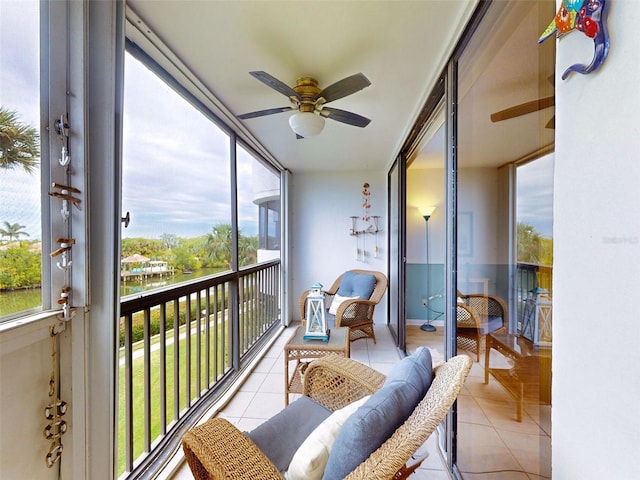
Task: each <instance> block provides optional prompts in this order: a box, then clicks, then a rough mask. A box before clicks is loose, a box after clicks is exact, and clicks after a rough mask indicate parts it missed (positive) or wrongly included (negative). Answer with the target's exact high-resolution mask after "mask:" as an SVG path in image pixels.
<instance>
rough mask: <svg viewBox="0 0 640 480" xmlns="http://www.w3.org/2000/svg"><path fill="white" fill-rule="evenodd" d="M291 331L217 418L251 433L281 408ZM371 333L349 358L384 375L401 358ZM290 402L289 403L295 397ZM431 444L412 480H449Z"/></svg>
mask: <svg viewBox="0 0 640 480" xmlns="http://www.w3.org/2000/svg"><path fill="white" fill-rule="evenodd" d="M294 328H295V327H294V326H293V327H289V328H287V329H285V330H284V331H283V333H282V334H281V335H280V336H279V337H278V339H277V340H276V341H275V342H274V344H273V345H272V346H271V348H270V349H269V350H268V352H267V353H266V354H265V356H264V358H263V359H262V360H261V361H260V363H259V364H258V365H257V366H256V368H255V369H254V371H253V372H252V373H251V375H250V376H249V377H248V378H247V380H246V381H245V382H244V384H243V385H242V386H241V387H240V389H239V390H238V392H237V393H236V394H235V395H234V396H233V398H232V399H231V401H229V403H228V404H227V405H226V406H225V407H224V408H222V409H221V411H220V413H219V414H218V415H219V416H222V417H224V418H227V419H228V420H229V421H231V422H232V423H233V424H234V425H236V426H237V427H238V428H239V429H240V430H251V429H253V428H255V427H256V426H258V425H260V424H261V423H262V422H264V421H265V420H266V419H268V418H270V417H271V416H273V415H274V414H275V413H277V412H279V411H280V410H281V409H282V408H284V356H283V347H284V344H285V343H286V342H287V340H288V339H289V338H290V337H291V335H292V334H293V331H294ZM375 331H376V340H377V343H376V344H374V343H373V341H371V340H368V339H367V340H358V341H356V342H354V343H352V344H351V358H353V359H355V360H358V361H360V362H362V363H365V364H367V365H369V366H371V367H372V368H375V369H376V370H378V371H379V372H382V373H388V372H389V371H390V370H391V368H392V367H393V365H394V364H395V363H397V362H398V361H399V360H400V359H401V358H402V357H401V354H400V353H399V351H398V350H397V348H396V347H395V345H394V342H393V339H392V337H391V335H390V333H389V330H388V328H387V327H386V326H381V325H376V327H375ZM290 398H291V400H293V399H294V398H295V397H294V396H291V397H290ZM435 442H436V436H435V435H432V436H431V438H430V439H429V440H428V441H427V448H428V449H429V456H428V457H427V459H426V460H425V461H424V462H423V464H422V466H421V468H420V469H419V470H418V471H416V473H415V474H414V475H413V476H412V478H414V479H415V480H421V479H430V480H449V478H450V477H449V474H448V473H447V472H446V471H445V468H444V465H443V463H442V461H441V459H440V455H439V453H438V452H437V450H436V448H437V447H436V443H435ZM171 478H172V479H173V480H187V479H193V476H192V475H191V472H190V471H189V468H188V467H187V465H186V464H184V465H182V466H181V467H180V468H179V469H178V470H177V472H176V473H175V474H174V475H173V476H172V477H171Z"/></svg>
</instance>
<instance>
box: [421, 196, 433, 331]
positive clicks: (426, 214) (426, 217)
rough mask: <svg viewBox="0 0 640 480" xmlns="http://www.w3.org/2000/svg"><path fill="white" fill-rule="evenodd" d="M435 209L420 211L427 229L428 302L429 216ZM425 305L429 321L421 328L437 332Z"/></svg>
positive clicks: (426, 208)
mask: <svg viewBox="0 0 640 480" xmlns="http://www.w3.org/2000/svg"><path fill="white" fill-rule="evenodd" d="M434 210H435V208H434V207H425V208H421V209H420V212H421V213H422V217H423V218H424V222H425V231H426V247H427V248H426V250H427V280H426V284H427V296H426V298H427V300H426V302H427V303H428V302H429V300H428V299H429V218H430V217H431V214H432V213H433V211H434ZM425 307H426V308H427V321H426V323H423V324H422V325H421V326H420V330H422V331H423V332H435V331H436V327H434V326H433V325H431V320H429V306H428V304H425Z"/></svg>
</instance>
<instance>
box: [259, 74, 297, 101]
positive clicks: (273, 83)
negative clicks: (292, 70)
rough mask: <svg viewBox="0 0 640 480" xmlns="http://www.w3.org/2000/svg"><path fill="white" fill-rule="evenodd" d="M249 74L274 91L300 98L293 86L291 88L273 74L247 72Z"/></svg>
mask: <svg viewBox="0 0 640 480" xmlns="http://www.w3.org/2000/svg"><path fill="white" fill-rule="evenodd" d="M249 75H251V76H253V77H255V78H257V79H258V80H260V81H261V82H262V83H264V84H265V85H266V86H267V87H271V88H273V89H274V90H275V91H276V92H280V93H281V94H283V95H285V96H287V97H295V98H297V99H300V95H298V94H297V93H296V91H295V90H294V89H293V88H291V87H290V86H289V85H287V84H286V83H284V82H282V81H280V80H278V79H277V78H276V77H274V76H273V75H269V74H268V73H267V72H249Z"/></svg>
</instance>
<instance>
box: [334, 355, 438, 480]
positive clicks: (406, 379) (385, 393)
mask: <svg viewBox="0 0 640 480" xmlns="http://www.w3.org/2000/svg"><path fill="white" fill-rule="evenodd" d="M431 362H432V360H431V352H430V351H429V349H428V348H426V347H420V348H418V349H417V350H416V351H415V352H414V353H413V355H411V356H408V357H405V358H403V359H402V360H401V361H400V362H398V364H397V365H396V366H395V367H394V368H393V370H392V371H391V372H390V373H389V375H388V376H387V379H386V380H385V383H384V385H383V386H382V388H380V390H378V391H377V392H375V393H374V394H373V395H371V398H370V399H369V400H368V401H367V402H366V403H365V404H364V405H363V406H361V407H360V408H359V409H358V410H357V411H356V412H355V413H354V414H353V415H351V416H350V417H349V419H348V420H347V421H346V422H345V423H344V425H343V427H342V429H341V430H340V433H339V434H338V436H337V438H336V440H335V442H334V444H333V448H332V449H331V453H330V454H329V460H328V462H327V467H326V469H325V471H324V476H323V477H322V478H323V480H336V479H340V478H344V477H346V476H347V475H348V474H349V473H351V472H352V471H353V470H355V468H356V467H357V466H358V465H360V464H361V463H362V462H364V461H365V460H366V459H367V458H368V457H369V455H371V454H372V453H373V452H375V451H376V450H377V449H378V448H380V446H381V445H382V444H383V443H384V442H385V441H386V440H387V439H388V438H389V437H390V436H391V435H392V434H393V432H395V430H396V429H397V428H398V427H399V426H400V425H402V424H403V423H404V422H405V420H406V419H407V418H409V416H410V415H411V413H413V410H414V409H415V408H416V406H417V405H418V403H420V401H421V400H422V399H423V398H424V396H425V394H426V393H427V390H428V389H429V387H430V386H431V381H432V380H433V369H432V364H431Z"/></svg>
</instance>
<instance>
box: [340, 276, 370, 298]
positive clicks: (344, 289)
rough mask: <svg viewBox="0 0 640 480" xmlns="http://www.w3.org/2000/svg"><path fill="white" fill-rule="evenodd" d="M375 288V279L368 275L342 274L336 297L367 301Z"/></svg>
mask: <svg viewBox="0 0 640 480" xmlns="http://www.w3.org/2000/svg"><path fill="white" fill-rule="evenodd" d="M375 287H376V277H375V275H371V274H370V273H354V272H350V271H347V272H344V274H343V275H342V280H340V287H339V288H338V295H340V296H342V297H358V298H362V299H363V300H368V299H369V297H371V294H372V293H373V289H374V288H375Z"/></svg>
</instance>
